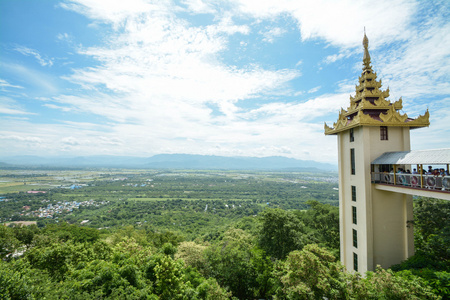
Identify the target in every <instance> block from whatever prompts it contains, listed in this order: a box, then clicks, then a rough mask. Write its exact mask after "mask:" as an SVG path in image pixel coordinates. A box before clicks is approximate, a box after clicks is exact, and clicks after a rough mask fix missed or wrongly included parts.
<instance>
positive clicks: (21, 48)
mask: <svg viewBox="0 0 450 300" xmlns="http://www.w3.org/2000/svg"><path fill="white" fill-rule="evenodd" d="M364 28H365V31H366V34H367V37H368V38H369V52H370V55H371V58H372V66H373V69H374V71H375V72H377V75H378V79H381V80H382V84H383V89H386V88H387V87H389V90H390V97H389V98H388V100H390V101H396V100H398V99H399V98H400V97H402V100H403V111H402V113H407V114H408V116H409V117H412V118H416V117H418V116H419V115H423V114H424V113H425V111H426V110H427V109H428V110H429V112H430V123H431V125H430V126H429V127H428V128H421V129H416V130H412V131H411V148H412V149H414V150H420V149H437V148H450V126H449V124H450V121H449V119H450V105H449V103H450V75H449V74H450V2H449V1H426V0H423V1H410V0H378V1H372V0H370V1H365V0H356V1H351V0H339V1H336V0H330V1H327V0H311V1H309V0H256V1H252V0H220V1H219V0H180V1H169V0H167V1H166V0H158V1H150V0H127V1H123V0H108V1H106V0H63V1H50V0H42V1H35V0H1V1H0V145H1V147H0V156H3V157H5V156H13V155H38V156H85V155H120V156H139V157H146V156H152V155H156V154H161V153H167V154H170V153H187V154H203V155H219V156H256V157H264V156H285V157H291V158H296V159H302V160H316V161H320V162H328V163H334V164H336V163H337V140H336V137H335V136H325V135H324V122H326V123H327V124H328V125H332V124H333V122H335V121H336V120H337V118H338V114H339V111H340V109H341V107H343V108H344V109H346V108H347V107H348V106H349V103H350V100H349V99H350V95H354V94H355V85H356V84H357V83H358V76H359V75H360V74H361V71H362V56H363V46H362V39H363V36H364Z"/></svg>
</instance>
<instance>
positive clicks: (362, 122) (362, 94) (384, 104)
mask: <svg viewBox="0 0 450 300" xmlns="http://www.w3.org/2000/svg"><path fill="white" fill-rule="evenodd" d="M363 45H364V58H363V72H362V73H361V76H359V78H358V81H359V85H355V96H352V95H350V106H349V107H348V108H347V110H344V109H343V108H341V110H340V112H339V117H338V120H337V121H336V122H335V123H333V127H330V126H328V125H327V124H326V123H325V124H324V131H325V134H326V135H329V134H337V133H339V132H342V131H345V130H348V129H350V128H354V127H358V126H395V127H426V126H429V125H430V121H429V118H430V114H429V112H428V109H427V111H426V112H425V114H424V115H420V116H418V117H417V118H416V119H410V118H408V115H407V114H400V113H399V110H401V109H402V108H403V100H402V98H400V99H399V100H398V101H395V102H394V103H391V102H390V101H389V100H387V98H388V97H389V87H388V88H387V89H386V90H384V91H383V90H382V89H381V86H382V84H381V79H380V80H379V81H377V80H376V79H377V73H376V72H373V70H372V66H371V65H370V54H369V50H368V45H369V40H368V38H367V36H366V35H365V33H364V40H363ZM369 79H370V81H368V80H369ZM368 88H373V89H372V90H369V89H368ZM367 98H376V100H374V101H373V103H372V102H370V101H369V100H367ZM365 110H370V111H371V114H366V113H364V111H365ZM374 110H378V111H379V113H377V112H376V111H375V112H374ZM374 113H375V114H374Z"/></svg>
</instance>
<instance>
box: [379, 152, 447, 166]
mask: <svg viewBox="0 0 450 300" xmlns="http://www.w3.org/2000/svg"><path fill="white" fill-rule="evenodd" d="M372 164H373V165H421V164H425V165H445V164H450V148H449V149H433V150H415V151H401V152H385V153H383V154H382V155H381V156H379V157H378V158H376V159H375V160H374V161H373V162H372Z"/></svg>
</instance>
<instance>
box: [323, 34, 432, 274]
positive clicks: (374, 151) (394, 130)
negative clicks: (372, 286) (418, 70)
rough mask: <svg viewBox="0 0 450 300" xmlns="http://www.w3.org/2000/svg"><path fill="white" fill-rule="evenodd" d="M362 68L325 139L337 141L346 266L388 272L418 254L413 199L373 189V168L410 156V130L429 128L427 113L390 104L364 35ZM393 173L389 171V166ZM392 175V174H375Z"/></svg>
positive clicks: (343, 255) (342, 259) (343, 251)
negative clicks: (398, 154)
mask: <svg viewBox="0 0 450 300" xmlns="http://www.w3.org/2000/svg"><path fill="white" fill-rule="evenodd" d="M363 46H364V56H363V68H362V73H361V76H360V77H359V82H358V85H356V87H355V92H356V93H355V96H354V97H352V96H350V106H349V107H348V108H347V110H344V109H341V111H340V113H339V117H338V120H337V121H336V122H335V123H334V124H333V127H329V126H328V125H327V124H325V126H324V127H325V135H337V140H338V160H339V162H338V165H339V214H340V216H339V217H340V250H341V261H342V263H343V264H344V265H345V266H346V268H347V270H350V271H352V270H353V271H357V272H360V273H365V272H366V271H373V270H374V269H375V268H376V266H377V265H381V266H382V267H383V268H388V267H390V266H391V265H393V264H398V263H400V262H401V261H403V260H405V259H407V258H408V257H410V256H411V255H413V254H414V233H413V228H412V226H410V225H408V224H409V223H407V221H410V220H413V204H412V196H411V195H406V194H401V193H395V192H390V191H383V190H378V189H375V188H374V185H373V184H372V183H371V171H372V170H371V162H372V161H373V160H374V159H376V158H377V157H379V156H380V155H381V154H383V153H385V152H393V151H409V150H410V133H409V131H410V129H414V128H420V127H426V126H428V125H429V124H430V123H429V113H428V110H427V111H426V112H425V114H424V115H422V116H419V117H417V118H415V119H412V118H409V117H408V116H407V115H406V114H401V113H400V112H399V110H401V109H402V99H401V98H400V99H399V100H398V101H395V102H393V103H391V102H390V101H389V100H387V98H388V97H389V88H388V89H386V90H382V88H381V80H377V74H376V73H375V72H373V70H372V66H371V61H370V54H369V40H368V38H367V36H366V34H365V33H364V39H363ZM385 167H388V166H385ZM376 171H391V170H376Z"/></svg>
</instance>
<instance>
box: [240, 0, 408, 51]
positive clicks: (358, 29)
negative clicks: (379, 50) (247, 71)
mask: <svg viewBox="0 0 450 300" xmlns="http://www.w3.org/2000/svg"><path fill="white" fill-rule="evenodd" d="M231 2H232V3H235V5H236V6H237V7H238V11H239V12H241V13H243V14H246V15H250V16H253V17H255V18H261V19H267V18H269V19H270V18H276V17H279V16H281V15H290V16H291V17H293V18H294V19H295V20H296V21H297V23H298V26H299V29H300V32H301V37H302V39H303V40H308V39H315V38H319V39H323V40H325V41H327V42H328V43H330V44H332V45H334V46H338V47H343V48H352V47H356V46H359V45H360V43H361V35H362V31H363V27H364V26H365V27H366V29H367V31H368V33H369V34H370V36H371V37H372V38H373V39H374V40H376V41H377V42H376V44H375V45H380V44H384V43H388V42H392V41H394V40H397V39H405V38H406V37H408V35H409V24H410V22H411V21H412V19H411V18H412V15H413V13H414V11H415V9H416V4H415V3H414V2H412V1H408V0H383V1H381V0H380V1H377V3H376V5H374V4H373V1H370V0H364V1H350V0H346V1H334V0H305V1H297V0H254V1H251V0H233V1H231ZM374 16H376V17H374Z"/></svg>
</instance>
